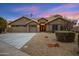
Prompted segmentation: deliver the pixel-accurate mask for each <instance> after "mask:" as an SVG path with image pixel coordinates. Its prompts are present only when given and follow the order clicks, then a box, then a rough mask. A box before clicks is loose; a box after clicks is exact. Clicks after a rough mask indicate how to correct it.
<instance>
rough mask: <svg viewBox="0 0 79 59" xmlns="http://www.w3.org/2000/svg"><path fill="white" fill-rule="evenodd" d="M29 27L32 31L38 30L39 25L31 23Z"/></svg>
mask: <svg viewBox="0 0 79 59" xmlns="http://www.w3.org/2000/svg"><path fill="white" fill-rule="evenodd" d="M29 28H30V29H29V31H30V32H37V25H30V26H29Z"/></svg>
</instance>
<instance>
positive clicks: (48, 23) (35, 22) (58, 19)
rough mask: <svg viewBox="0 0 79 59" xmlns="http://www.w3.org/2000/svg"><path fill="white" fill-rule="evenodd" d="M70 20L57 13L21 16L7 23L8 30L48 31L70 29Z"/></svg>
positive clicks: (71, 25)
mask: <svg viewBox="0 0 79 59" xmlns="http://www.w3.org/2000/svg"><path fill="white" fill-rule="evenodd" d="M72 27H73V24H72V22H70V21H68V20H66V19H64V18H63V17H62V16H60V15H57V16H53V17H50V18H37V19H29V18H27V17H21V18H19V19H17V20H15V21H13V22H11V23H9V25H8V32H48V31H52V32H53V31H58V30H71V29H72Z"/></svg>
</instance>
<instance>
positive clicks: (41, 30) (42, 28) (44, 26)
mask: <svg viewBox="0 0 79 59" xmlns="http://www.w3.org/2000/svg"><path fill="white" fill-rule="evenodd" d="M45 31H46V25H45V24H40V32H45Z"/></svg>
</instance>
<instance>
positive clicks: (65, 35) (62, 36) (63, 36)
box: [55, 31, 75, 42]
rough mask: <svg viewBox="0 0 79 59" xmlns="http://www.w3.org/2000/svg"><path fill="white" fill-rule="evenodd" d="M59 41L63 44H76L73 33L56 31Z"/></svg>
mask: <svg viewBox="0 0 79 59" xmlns="http://www.w3.org/2000/svg"><path fill="white" fill-rule="evenodd" d="M55 34H56V37H57V40H58V41H61V42H74V39H75V33H74V32H72V31H56V32H55Z"/></svg>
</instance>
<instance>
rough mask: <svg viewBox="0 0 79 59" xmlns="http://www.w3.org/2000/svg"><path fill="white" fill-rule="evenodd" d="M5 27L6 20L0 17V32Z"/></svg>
mask: <svg viewBox="0 0 79 59" xmlns="http://www.w3.org/2000/svg"><path fill="white" fill-rule="evenodd" d="M6 27H7V21H6V20H5V19H4V18H2V17H0V33H2V32H4V31H5V29H6Z"/></svg>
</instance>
